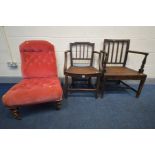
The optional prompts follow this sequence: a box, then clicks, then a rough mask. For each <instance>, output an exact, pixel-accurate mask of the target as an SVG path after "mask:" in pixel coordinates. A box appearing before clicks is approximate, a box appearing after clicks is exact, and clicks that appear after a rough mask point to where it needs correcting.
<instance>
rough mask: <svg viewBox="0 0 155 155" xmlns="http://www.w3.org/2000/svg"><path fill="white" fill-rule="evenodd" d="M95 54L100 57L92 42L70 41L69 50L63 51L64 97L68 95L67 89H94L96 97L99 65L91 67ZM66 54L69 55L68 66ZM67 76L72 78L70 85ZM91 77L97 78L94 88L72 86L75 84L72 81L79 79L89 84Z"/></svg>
mask: <svg viewBox="0 0 155 155" xmlns="http://www.w3.org/2000/svg"><path fill="white" fill-rule="evenodd" d="M95 54H97V55H98V56H99V59H100V52H96V51H94V43H89V42H75V43H70V50H69V51H66V52H65V63H64V75H65V86H64V95H65V97H66V98H67V96H68V91H95V92H96V98H97V97H98V94H99V85H100V76H101V69H100V67H99V68H98V69H97V68H95V67H93V64H94V56H95ZM68 56H70V66H69V67H67V64H68ZM99 62H100V61H99ZM99 64H100V63H99ZM99 66H100V65H99ZM68 77H71V80H72V84H71V85H69V82H68ZM92 77H96V79H97V80H96V87H95V88H91V87H87V88H77V87H73V86H75V85H74V83H75V82H79V81H80V82H81V81H85V82H86V84H88V85H89V86H90V85H91V78H92Z"/></svg>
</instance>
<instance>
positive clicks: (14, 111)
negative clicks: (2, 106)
mask: <svg viewBox="0 0 155 155" xmlns="http://www.w3.org/2000/svg"><path fill="white" fill-rule="evenodd" d="M9 110H10V112H11V114H12V115H13V117H14V118H15V119H18V120H21V116H20V113H19V108H18V107H9Z"/></svg>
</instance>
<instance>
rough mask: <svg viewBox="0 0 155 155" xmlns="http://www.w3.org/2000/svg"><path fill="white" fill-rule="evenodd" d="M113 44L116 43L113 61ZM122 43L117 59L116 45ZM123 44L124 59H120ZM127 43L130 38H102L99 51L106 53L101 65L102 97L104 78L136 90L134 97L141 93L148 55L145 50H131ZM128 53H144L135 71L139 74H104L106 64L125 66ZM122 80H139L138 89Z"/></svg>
mask: <svg viewBox="0 0 155 155" xmlns="http://www.w3.org/2000/svg"><path fill="white" fill-rule="evenodd" d="M110 44H112V52H111V57H110V61H109V50H110V49H109V48H110ZM114 44H116V45H117V46H116V47H117V48H116V55H115V61H113V56H114ZM120 44H122V45H121V46H122V48H121V54H120V60H119V61H117V60H118V59H117V57H118V46H119V45H120ZM124 44H126V51H125V57H124V60H122V59H123V58H122V54H123V46H124ZM106 45H108V49H107V50H108V52H106V50H105V49H106ZM129 45H130V40H129V39H105V40H104V43H103V50H102V51H101V52H105V53H107V55H106V56H107V58H106V59H105V61H104V62H102V65H103V68H104V71H103V74H102V77H101V91H102V97H103V95H104V90H105V83H106V80H117V83H118V84H120V83H122V84H123V85H125V86H126V87H127V88H129V89H131V90H133V91H134V92H136V97H139V96H140V94H141V91H142V88H143V86H144V83H145V80H146V77H147V75H146V74H143V72H144V66H145V63H146V59H147V56H148V53H146V52H139V51H131V50H129ZM129 53H133V54H138V55H140V54H141V55H144V58H143V60H142V64H141V67H140V69H139V70H138V71H137V73H140V74H139V76H138V75H137V76H128V75H126V76H119V75H115V76H111V77H110V76H106V66H107V65H108V64H114V65H115V64H116V65H118V64H120V65H121V66H122V67H126V62H127V59H128V54H129ZM122 80H140V83H139V86H138V89H137V90H136V89H134V88H133V87H131V86H129V85H128V84H127V83H125V82H123V81H122Z"/></svg>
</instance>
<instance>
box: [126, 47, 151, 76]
mask: <svg viewBox="0 0 155 155" xmlns="http://www.w3.org/2000/svg"><path fill="white" fill-rule="evenodd" d="M128 52H129V53H134V54H142V55H144V59H143V60H142V64H141V67H140V69H139V71H138V72H139V73H143V72H144V66H145V63H146V58H147V56H148V55H149V53H146V52H138V51H130V50H129V51H128Z"/></svg>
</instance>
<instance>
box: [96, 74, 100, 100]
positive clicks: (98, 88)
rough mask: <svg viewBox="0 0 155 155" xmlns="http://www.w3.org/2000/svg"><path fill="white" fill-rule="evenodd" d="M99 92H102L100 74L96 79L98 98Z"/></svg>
mask: <svg viewBox="0 0 155 155" xmlns="http://www.w3.org/2000/svg"><path fill="white" fill-rule="evenodd" d="M99 92H100V76H98V77H97V80H96V98H98V96H99Z"/></svg>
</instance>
